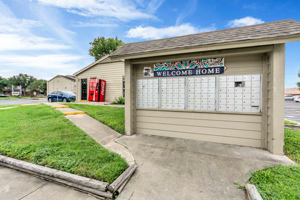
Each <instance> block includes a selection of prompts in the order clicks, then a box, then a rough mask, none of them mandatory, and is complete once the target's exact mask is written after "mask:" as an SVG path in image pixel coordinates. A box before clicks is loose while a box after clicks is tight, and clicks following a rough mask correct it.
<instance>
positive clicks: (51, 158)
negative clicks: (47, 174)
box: [0, 104, 128, 182]
mask: <svg viewBox="0 0 300 200" xmlns="http://www.w3.org/2000/svg"><path fill="white" fill-rule="evenodd" d="M0 116H1V118H0V154H2V155H5V156H9V157H12V158H17V159H20V160H25V161H27V162H31V163H35V164H39V165H43V166H46V167H50V168H55V169H58V170H62V171H66V172H69V173H73V174H77V175H81V176H85V177H89V178H93V179H97V180H100V181H107V182H112V181H113V180H114V179H116V178H117V177H118V176H119V175H120V174H121V173H122V172H123V171H124V170H125V169H126V168H127V167H128V166H127V163H126V161H125V159H123V158H121V157H120V156H119V155H118V154H116V153H113V152H110V151H108V150H107V149H105V148H103V147H102V146H100V145H99V144H98V143H97V142H95V141H94V140H93V139H92V138H91V137H90V136H89V135H87V134H86V133H85V132H84V131H82V130H81V129H80V128H78V127H77V126H75V125H74V124H73V123H72V122H71V121H69V120H68V119H67V118H65V117H64V116H63V114H62V113H61V112H59V111H57V110H55V109H53V108H51V107H50V106H46V105H44V104H40V105H36V106H23V107H21V106H20V107H17V108H14V109H7V110H0Z"/></svg>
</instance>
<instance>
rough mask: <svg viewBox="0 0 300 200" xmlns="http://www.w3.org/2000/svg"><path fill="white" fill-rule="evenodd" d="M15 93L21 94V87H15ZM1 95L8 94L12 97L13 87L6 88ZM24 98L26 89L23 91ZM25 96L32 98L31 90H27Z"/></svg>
mask: <svg viewBox="0 0 300 200" xmlns="http://www.w3.org/2000/svg"><path fill="white" fill-rule="evenodd" d="M14 92H20V87H19V86H15V87H14ZM0 93H3V94H6V95H8V96H12V89H11V87H5V88H4V89H3V90H2V92H0ZM22 96H24V89H22ZM25 96H31V94H30V90H29V89H26V93H25Z"/></svg>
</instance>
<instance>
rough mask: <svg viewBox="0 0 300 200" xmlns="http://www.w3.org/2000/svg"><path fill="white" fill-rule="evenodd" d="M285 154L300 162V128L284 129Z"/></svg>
mask: <svg viewBox="0 0 300 200" xmlns="http://www.w3.org/2000/svg"><path fill="white" fill-rule="evenodd" d="M284 154H285V155H287V156H288V157H289V158H290V159H292V160H293V161H295V162H296V163H298V164H300V130H291V129H284ZM299 187H300V183H299ZM299 189H300V188H299Z"/></svg>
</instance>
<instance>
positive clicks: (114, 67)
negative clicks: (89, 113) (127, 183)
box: [74, 56, 125, 102]
mask: <svg viewBox="0 0 300 200" xmlns="http://www.w3.org/2000/svg"><path fill="white" fill-rule="evenodd" d="M74 76H76V82H77V93H76V94H77V97H76V101H87V100H88V95H89V82H90V79H103V80H105V81H106V90H105V102H112V101H114V100H115V98H118V97H120V96H124V92H125V84H124V61H122V60H116V61H112V60H111V59H110V57H109V56H104V57H103V58H101V59H100V60H98V61H96V62H94V63H92V64H90V65H88V66H87V67H85V68H83V69H81V70H79V71H78V72H76V73H74Z"/></svg>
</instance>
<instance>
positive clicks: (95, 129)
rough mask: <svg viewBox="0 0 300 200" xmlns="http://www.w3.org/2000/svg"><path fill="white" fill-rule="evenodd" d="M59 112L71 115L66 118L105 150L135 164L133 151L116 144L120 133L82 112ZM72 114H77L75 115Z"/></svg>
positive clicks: (50, 104)
mask: <svg viewBox="0 0 300 200" xmlns="http://www.w3.org/2000/svg"><path fill="white" fill-rule="evenodd" d="M46 105H49V106H52V107H60V106H61V105H62V104H60V103H46ZM57 110H59V111H60V112H62V113H63V114H64V115H66V114H67V113H71V114H70V115H68V114H67V115H66V117H67V118H68V119H69V120H70V121H72V122H73V123H74V124H75V125H76V126H78V127H79V128H81V129H82V130H83V131H85V132H86V133H87V134H88V135H90V136H91V137H92V138H93V139H94V140H95V141H96V142H98V143H99V144H101V145H102V146H103V147H104V148H106V149H108V150H110V151H112V152H115V153H117V154H119V155H121V156H122V157H123V158H125V160H126V161H127V163H128V164H129V165H132V164H134V163H135V160H134V156H133V154H132V153H131V151H129V150H128V149H127V148H126V147H125V146H123V145H121V144H119V143H117V142H115V140H116V139H117V138H119V137H121V134H120V133H118V132H116V131H115V130H113V129H111V128H109V127H108V126H106V125H104V124H102V123H101V122H99V121H97V120H96V119H94V118H92V117H90V116H88V115H86V114H81V113H80V112H81V111H80V110H76V109H73V108H57ZM72 113H75V114H74V115H73V114H72ZM77 113H78V114H77Z"/></svg>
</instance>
